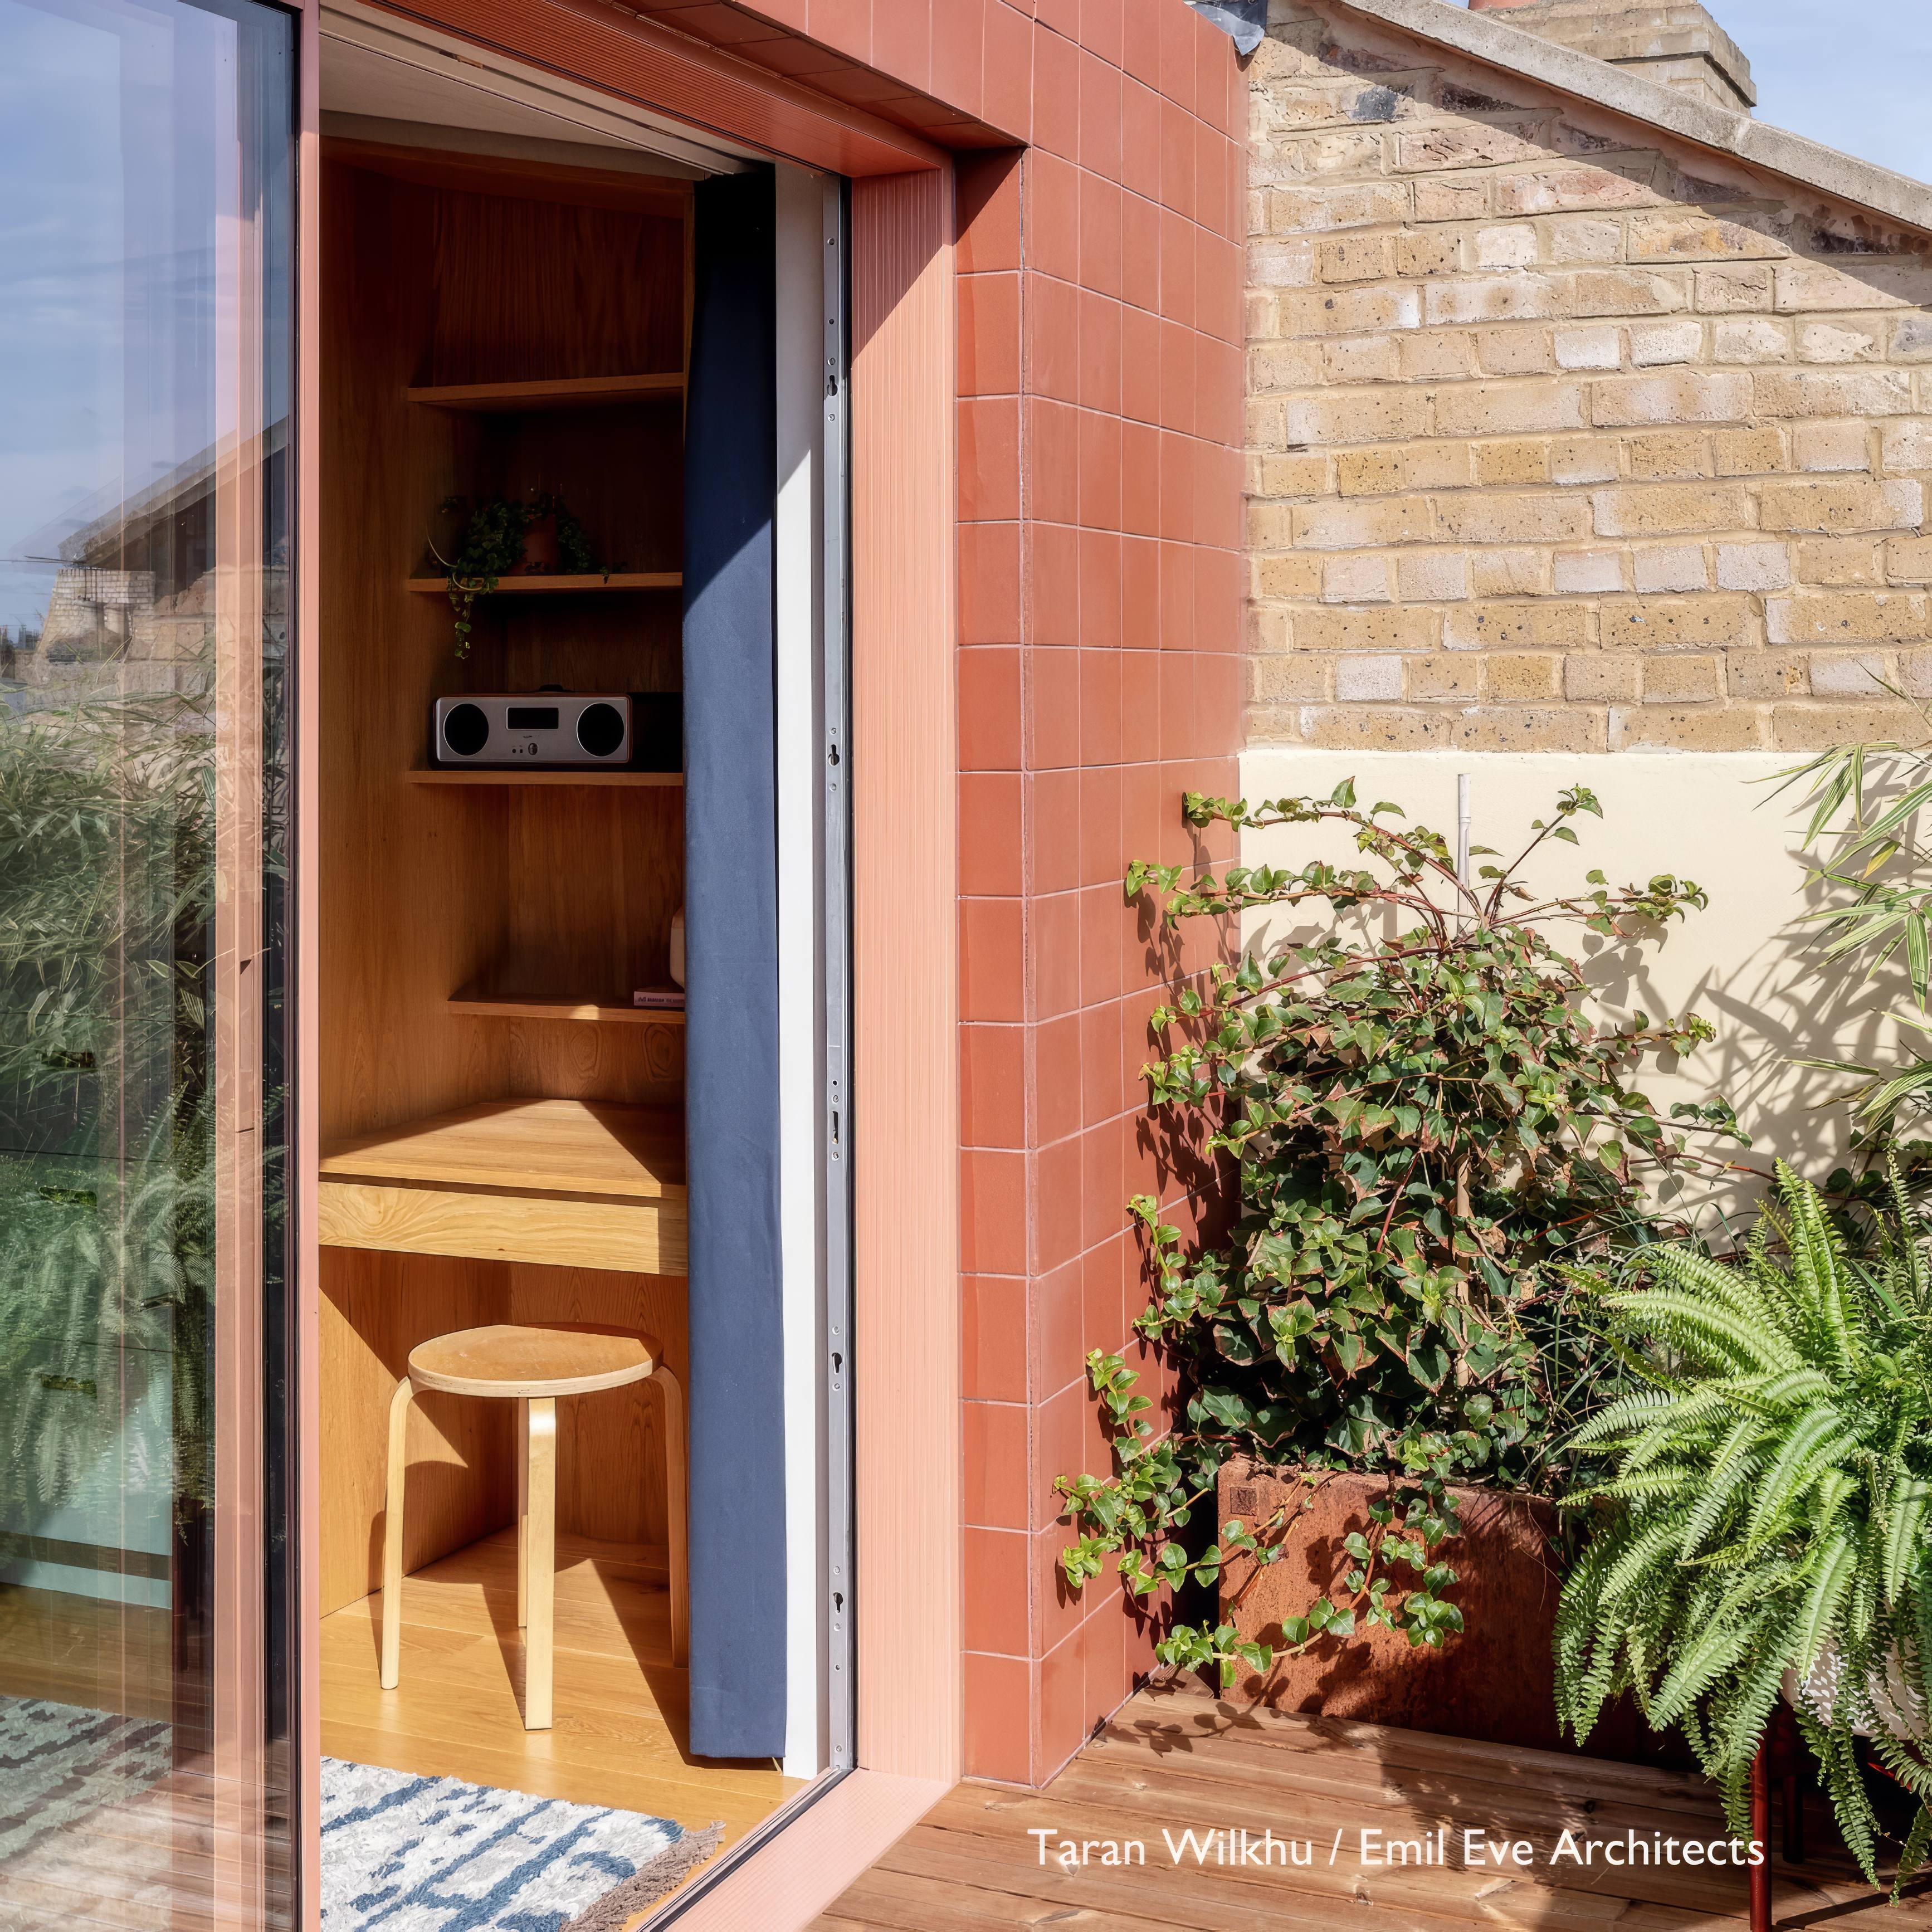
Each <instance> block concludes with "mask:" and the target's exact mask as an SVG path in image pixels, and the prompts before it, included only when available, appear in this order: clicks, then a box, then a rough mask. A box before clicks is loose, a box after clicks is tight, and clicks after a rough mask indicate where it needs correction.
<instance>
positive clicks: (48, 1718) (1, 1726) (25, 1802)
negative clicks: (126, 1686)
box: [0, 1697, 172, 1865]
mask: <svg viewBox="0 0 1932 1932" xmlns="http://www.w3.org/2000/svg"><path fill="white" fill-rule="evenodd" d="M171 1748H172V1733H171V1727H169V1726H168V1725H166V1724H160V1723H157V1722H154V1721H149V1720H145V1719H142V1718H117V1717H114V1716H112V1715H110V1714H109V1713H108V1712H104V1711H84V1710H83V1709H80V1707H79V1706H77V1705H74V1704H49V1703H46V1701H45V1700H43V1699H41V1698H38V1697H0V1865H4V1864H7V1863H9V1862H10V1861H12V1860H13V1859H14V1858H17V1857H18V1856H19V1855H20V1853H21V1852H23V1851H25V1850H26V1849H27V1847H28V1846H29V1845H31V1844H32V1843H34V1841H36V1840H37V1839H40V1838H45V1837H46V1835H47V1834H48V1833H49V1832H58V1831H59V1830H61V1829H62V1828H63V1827H65V1826H69V1825H73V1824H77V1823H79V1822H80V1820H82V1819H83V1818H85V1817H87V1816H88V1815H89V1813H91V1812H95V1811H99V1810H101V1808H102V1807H103V1806H104V1805H118V1804H121V1803H123V1802H125V1801H126V1800H127V1799H130V1798H135V1797H138V1796H139V1795H140V1793H142V1792H143V1791H145V1790H147V1789H148V1787H149V1786H150V1785H152V1784H157V1783H158V1782H159V1781H160V1780H161V1779H162V1778H165V1777H166V1775H168V1770H169V1758H170V1755H171Z"/></svg>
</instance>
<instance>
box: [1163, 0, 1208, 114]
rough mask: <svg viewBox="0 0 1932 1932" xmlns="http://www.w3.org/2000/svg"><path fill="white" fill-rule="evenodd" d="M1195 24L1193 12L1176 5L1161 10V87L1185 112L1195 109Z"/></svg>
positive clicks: (1190, 112)
mask: <svg viewBox="0 0 1932 1932" xmlns="http://www.w3.org/2000/svg"><path fill="white" fill-rule="evenodd" d="M1198 25H1199V19H1198V17H1197V16H1196V14H1194V13H1193V12H1191V11H1189V10H1184V9H1182V8H1181V7H1162V8H1161V10H1160V91H1161V92H1162V93H1163V94H1164V95H1166V97H1167V98H1168V99H1169V101H1172V102H1173V104H1175V107H1178V108H1179V109H1180V110H1181V112H1182V113H1184V114H1190V115H1191V114H1192V113H1193V112H1194V30H1195V28H1196V26H1198ZM1209 31H1218V29H1214V28H1211V29H1210V30H1209Z"/></svg>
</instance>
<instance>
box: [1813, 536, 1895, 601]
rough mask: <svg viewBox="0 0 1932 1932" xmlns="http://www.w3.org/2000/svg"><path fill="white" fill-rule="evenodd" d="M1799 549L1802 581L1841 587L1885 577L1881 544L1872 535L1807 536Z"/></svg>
mask: <svg viewBox="0 0 1932 1932" xmlns="http://www.w3.org/2000/svg"><path fill="white" fill-rule="evenodd" d="M1797 550H1798V581H1799V583H1815V584H1818V585H1820V586H1826V587H1828V588H1830V589H1841V588H1842V587H1843V586H1846V585H1853V584H1861V583H1883V582H1884V581H1885V565H1884V563H1883V561H1882V556H1881V553H1880V552H1879V547H1878V545H1877V544H1875V543H1873V541H1872V540H1871V539H1870V538H1869V537H1807V538H1804V539H1802V541H1800V542H1799V544H1798V546H1797Z"/></svg>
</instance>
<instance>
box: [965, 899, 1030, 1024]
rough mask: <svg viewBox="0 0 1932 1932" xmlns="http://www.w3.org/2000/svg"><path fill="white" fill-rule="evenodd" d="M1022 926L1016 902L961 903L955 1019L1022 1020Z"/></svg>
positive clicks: (1024, 968)
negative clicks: (956, 1017) (957, 997)
mask: <svg viewBox="0 0 1932 1932" xmlns="http://www.w3.org/2000/svg"><path fill="white" fill-rule="evenodd" d="M1026 971H1027V959H1026V920H1025V907H1024V905H1023V903H1022V901H1020V900H1019V899H1018V898H996V899H975V898H962V900H961V901H959V1016H960V1018H961V1019H962V1020H995V1021H998V1020H1023V1019H1025V1018H1026Z"/></svg>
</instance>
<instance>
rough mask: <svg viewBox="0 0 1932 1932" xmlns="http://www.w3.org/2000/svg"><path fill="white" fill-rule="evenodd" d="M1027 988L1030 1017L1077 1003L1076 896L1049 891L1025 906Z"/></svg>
mask: <svg viewBox="0 0 1932 1932" xmlns="http://www.w3.org/2000/svg"><path fill="white" fill-rule="evenodd" d="M1027 988H1028V995H1029V996H1030V999H1031V1013H1032V1016H1033V1017H1034V1018H1035V1019H1052V1016H1054V1015H1055V1014H1056V1013H1073V1012H1074V1011H1075V1010H1076V1009H1077V1008H1078V1007H1079V1004H1080V896H1079V894H1078V893H1077V892H1051V893H1049V894H1048V895H1046V897H1044V898H1037V899H1034V900H1033V901H1031V902H1030V903H1029V904H1028V908H1027Z"/></svg>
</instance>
